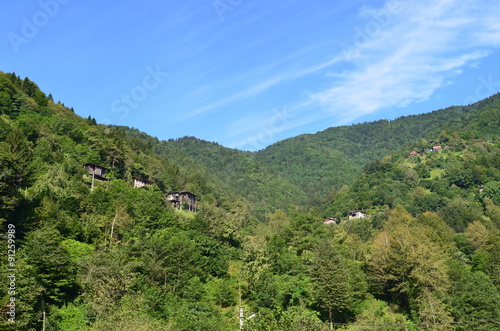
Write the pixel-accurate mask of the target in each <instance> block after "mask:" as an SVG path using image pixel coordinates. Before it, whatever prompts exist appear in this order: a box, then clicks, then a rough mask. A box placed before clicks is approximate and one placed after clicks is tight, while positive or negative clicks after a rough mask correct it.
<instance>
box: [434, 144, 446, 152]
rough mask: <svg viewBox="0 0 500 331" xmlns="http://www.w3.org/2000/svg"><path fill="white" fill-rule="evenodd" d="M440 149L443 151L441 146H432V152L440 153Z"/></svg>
mask: <svg viewBox="0 0 500 331" xmlns="http://www.w3.org/2000/svg"><path fill="white" fill-rule="evenodd" d="M442 149H443V146H441V145H434V146H432V150H433V151H434V152H437V151H440V150H442Z"/></svg>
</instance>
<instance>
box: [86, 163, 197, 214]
mask: <svg viewBox="0 0 500 331" xmlns="http://www.w3.org/2000/svg"><path fill="white" fill-rule="evenodd" d="M83 167H84V168H85V169H87V171H88V173H89V175H91V176H92V189H93V188H94V180H95V179H97V180H101V181H108V180H109V178H106V171H108V170H109V169H107V168H105V167H103V166H100V165H98V164H94V163H85V164H84V165H83ZM132 180H133V185H134V188H143V187H149V186H151V185H153V184H154V183H155V182H154V181H151V180H149V179H145V178H142V177H137V176H133V177H132ZM166 199H167V200H168V201H169V202H170V203H171V205H172V207H174V208H176V209H185V210H188V211H191V212H196V195H194V194H193V193H191V192H188V191H178V192H170V193H168V194H167V195H166Z"/></svg>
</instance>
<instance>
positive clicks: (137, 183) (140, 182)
mask: <svg viewBox="0 0 500 331" xmlns="http://www.w3.org/2000/svg"><path fill="white" fill-rule="evenodd" d="M132 179H133V180H134V188H138V187H139V188H140V187H147V186H151V185H153V184H154V182H152V181H150V180H147V179H145V178H141V177H136V176H133V177H132Z"/></svg>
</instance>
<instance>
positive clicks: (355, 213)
mask: <svg viewBox="0 0 500 331" xmlns="http://www.w3.org/2000/svg"><path fill="white" fill-rule="evenodd" d="M364 217H368V215H366V214H365V213H363V212H362V211H360V210H353V211H350V212H349V219H350V220H352V219H355V218H364Z"/></svg>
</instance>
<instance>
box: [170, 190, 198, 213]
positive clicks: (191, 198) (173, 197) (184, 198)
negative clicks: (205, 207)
mask: <svg viewBox="0 0 500 331" xmlns="http://www.w3.org/2000/svg"><path fill="white" fill-rule="evenodd" d="M167 200H169V201H170V203H171V204H172V207H174V208H177V209H185V210H188V211H192V212H196V195H194V194H193V193H191V192H188V191H179V192H170V193H169V194H167Z"/></svg>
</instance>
